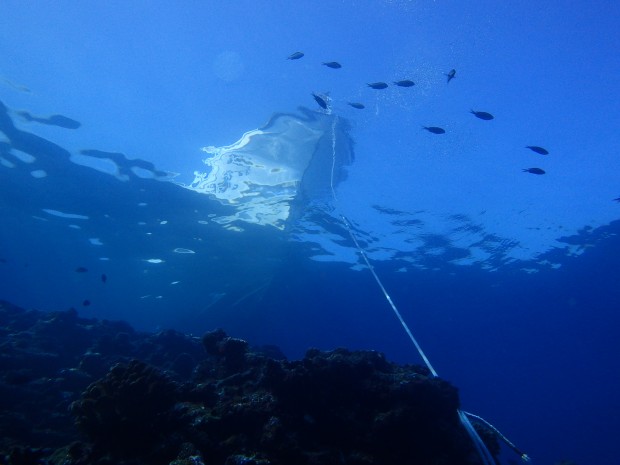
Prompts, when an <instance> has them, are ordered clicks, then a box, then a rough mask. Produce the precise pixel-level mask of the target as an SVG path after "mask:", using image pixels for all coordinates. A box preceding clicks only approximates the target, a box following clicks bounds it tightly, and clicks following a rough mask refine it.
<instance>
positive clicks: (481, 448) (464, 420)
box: [330, 116, 530, 465]
mask: <svg viewBox="0 0 620 465" xmlns="http://www.w3.org/2000/svg"><path fill="white" fill-rule="evenodd" d="M337 122H338V117H337V116H334V118H333V120H332V127H331V130H332V169H331V175H330V187H331V192H332V197H333V199H334V206H335V207H336V209H338V197H337V196H336V191H335V190H334V172H335V168H336V124H337ZM338 214H339V215H340V218H341V220H342V222H343V224H344V226H345V228H346V230H347V232H348V233H349V236H350V237H351V240H352V241H353V243H354V244H355V247H356V248H357V250H358V252H359V254H360V256H361V257H362V260H363V261H364V263H365V264H366V266H367V268H368V270H369V271H370V273H371V274H372V276H373V278H374V279H375V282H376V283H377V285H378V286H379V289H380V290H381V292H382V293H383V296H384V297H385V300H387V302H388V304H389V305H390V307H391V308H392V311H393V312H394V315H396V318H397V319H398V321H399V322H400V324H401V326H402V327H403V329H404V330H405V333H406V334H407V336H408V337H409V339H410V340H411V342H412V343H413V346H414V347H415V349H416V351H417V352H418V354H419V355H420V357H421V358H422V360H423V361H424V364H425V365H426V367H427V368H428V370H429V371H430V373H431V374H432V375H433V377H438V376H439V375H438V374H437V372H436V371H435V369H434V368H433V366H432V365H431V362H430V360H429V359H428V357H427V356H426V354H425V353H424V351H423V350H422V347H421V346H420V344H419V343H418V341H417V340H416V338H415V337H414V336H413V333H412V332H411V330H410V329H409V325H408V324H407V322H406V321H405V319H404V318H403V316H402V315H401V313H400V311H399V310H398V307H396V304H395V303H394V301H393V300H392V298H391V297H390V294H388V292H387V290H386V288H385V286H384V285H383V282H382V281H381V279H380V278H379V275H378V274H377V272H376V271H375V269H374V267H373V266H372V265H371V263H370V260H369V259H368V255H367V254H366V252H365V250H364V248H363V247H362V246H361V245H360V243H359V242H358V240H357V237H356V236H355V233H354V232H353V227H352V226H351V223H350V222H349V220H348V219H347V217H346V216H345V215H344V214H343V213H340V212H339V213H338ZM457 413H458V415H459V419H460V421H461V424H462V425H463V428H465V431H467V434H468V435H469V437H470V438H471V440H472V442H473V443H474V446H475V448H476V451H477V452H478V455H479V456H480V459H481V460H482V463H483V464H484V465H496V463H495V460H494V459H493V456H492V455H491V453H490V452H489V449H488V448H487V446H486V445H485V444H484V442H483V441H482V439H481V438H480V435H479V434H478V432H477V431H476V429H475V428H474V427H473V425H472V424H471V421H470V420H469V418H468V417H472V418H475V419H476V420H480V421H481V422H482V423H483V424H485V425H487V426H489V427H490V430H491V431H493V432H494V433H495V434H497V435H498V437H499V438H500V439H502V440H503V441H504V442H505V443H506V444H507V445H508V446H509V447H511V448H512V449H513V450H514V451H515V452H517V453H518V454H519V455H520V456H521V458H522V459H523V460H524V461H526V462H529V461H530V458H529V457H528V455H527V454H525V453H523V452H521V451H520V450H519V449H517V448H516V447H515V446H514V444H512V442H510V441H509V440H508V439H507V438H506V436H504V435H503V434H501V433H500V432H499V430H497V428H495V427H494V426H492V425H491V424H490V423H488V422H487V421H485V420H483V419H482V418H481V417H479V416H477V415H473V414H471V413H468V412H464V411H463V410H460V409H459V410H457Z"/></svg>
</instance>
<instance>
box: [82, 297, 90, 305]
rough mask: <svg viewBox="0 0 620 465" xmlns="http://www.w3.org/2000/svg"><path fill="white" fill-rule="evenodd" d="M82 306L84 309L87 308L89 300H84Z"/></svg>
mask: <svg viewBox="0 0 620 465" xmlns="http://www.w3.org/2000/svg"><path fill="white" fill-rule="evenodd" d="M82 305H84V307H88V306H89V305H90V300H88V299H86V300H85V301H83V302H82Z"/></svg>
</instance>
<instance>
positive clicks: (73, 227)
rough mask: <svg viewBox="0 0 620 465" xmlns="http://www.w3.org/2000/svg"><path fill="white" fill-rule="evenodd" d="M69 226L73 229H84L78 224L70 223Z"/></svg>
mask: <svg viewBox="0 0 620 465" xmlns="http://www.w3.org/2000/svg"><path fill="white" fill-rule="evenodd" d="M69 227H70V228H71V229H82V228H81V227H80V226H78V225H77V224H70V225H69Z"/></svg>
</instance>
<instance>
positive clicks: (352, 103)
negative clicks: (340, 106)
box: [349, 102, 366, 110]
mask: <svg viewBox="0 0 620 465" xmlns="http://www.w3.org/2000/svg"><path fill="white" fill-rule="evenodd" d="M349 105H351V106H352V107H353V108H357V109H358V110H363V109H364V108H366V106H365V105H364V104H363V103H357V102H349Z"/></svg>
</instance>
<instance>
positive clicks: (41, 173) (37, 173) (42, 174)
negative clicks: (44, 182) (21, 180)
mask: <svg viewBox="0 0 620 465" xmlns="http://www.w3.org/2000/svg"><path fill="white" fill-rule="evenodd" d="M30 176H32V177H33V178H37V179H41V178H45V177H46V176H47V172H46V171H45V170H34V171H31V172H30Z"/></svg>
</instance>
